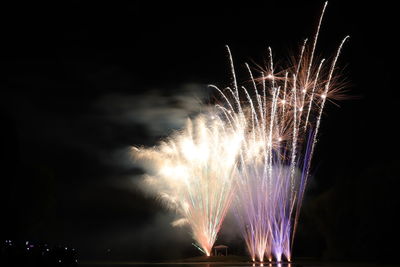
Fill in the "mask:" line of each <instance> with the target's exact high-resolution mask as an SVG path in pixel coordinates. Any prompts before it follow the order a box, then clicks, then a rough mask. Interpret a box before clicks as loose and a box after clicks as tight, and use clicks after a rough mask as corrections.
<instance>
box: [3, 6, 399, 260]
mask: <svg viewBox="0 0 400 267" xmlns="http://www.w3.org/2000/svg"><path fill="white" fill-rule="evenodd" d="M297 2H298V3H296V4H293V3H289V2H288V1H259V2H256V3H254V2H253V3H250V2H249V1H243V3H240V4H229V5H225V6H223V5H216V4H215V3H206V2H202V1H195V2H193V3H190V4H189V3H188V4H184V5H181V4H179V5H178V4H171V3H168V4H166V3H164V4H157V3H148V4H143V3H142V4H140V5H139V4H133V3H130V4H128V3H119V4H116V3H114V2H112V3H111V2H110V3H108V4H107V5H106V4H104V5H103V4H88V3H85V4H82V3H76V4H72V3H70V2H68V4H65V5H62V4H59V5H54V4H53V5H44V4H43V5H42V4H35V5H23V4H19V5H14V6H5V7H3V8H2V15H1V16H0V17H1V26H0V27H1V31H0V36H1V44H2V49H1V50H0V55H1V72H0V73H1V74H0V75H1V79H0V81H1V94H2V96H1V106H0V115H1V152H0V153H1V186H0V188H1V192H0V196H1V203H2V212H1V213H2V214H1V220H2V226H1V234H0V237H1V240H3V239H7V238H9V239H14V240H36V241H46V242H49V243H52V244H66V245H69V246H72V247H75V248H77V250H78V251H79V256H80V257H81V258H83V259H104V258H107V259H130V260H132V259H137V260H139V259H141V260H142V259H143V260H149V259H153V260H155V259H174V258H180V257H187V256H195V255H198V251H197V250H196V249H195V248H194V247H193V246H191V242H192V240H191V238H190V234H189V230H188V229H187V228H183V229H182V228H173V227H172V226H170V222H171V220H172V219H173V218H174V215H173V214H171V213H170V212H168V211H166V210H165V209H164V208H163V207H162V205H160V203H158V202H157V201H156V200H154V199H153V198H152V197H150V196H148V195H146V194H145V193H143V192H142V191H141V190H140V188H138V186H137V183H138V181H140V175H141V174H142V171H141V170H140V169H139V168H138V167H136V166H135V165H134V164H133V162H132V161H131V159H130V158H129V157H128V150H129V147H130V146H133V145H135V146H142V145H143V146H152V145H155V144H156V143H157V141H158V140H159V139H160V138H163V137H165V136H167V135H168V134H170V133H171V132H172V131H174V130H177V129H179V128H180V127H182V125H183V123H184V121H185V118H187V117H188V116H194V115H195V114H197V113H198V112H200V111H201V110H202V105H201V104H200V103H201V102H205V103H207V102H210V101H211V100H212V99H213V95H212V92H210V90H208V89H207V88H206V87H205V85H206V84H210V83H212V84H216V85H220V86H225V85H229V82H230V73H229V62H228V60H227V53H226V50H225V47H224V46H225V45H226V44H228V45H229V46H230V48H231V50H232V52H233V56H234V60H235V63H236V69H237V70H238V76H239V77H240V78H239V80H240V81H246V80H247V79H248V77H247V75H246V72H245V69H244V62H249V63H250V65H252V64H253V66H254V65H255V63H260V64H264V61H265V59H266V55H267V47H268V46H271V47H272V49H273V53H274V57H275V59H277V60H278V64H279V61H281V62H284V61H286V60H287V59H288V55H297V53H298V51H299V46H300V45H301V43H302V41H303V40H304V39H305V38H307V37H312V36H313V34H314V32H315V29H316V26H317V22H318V18H319V14H320V10H321V8H322V5H323V1H314V2H313V1H307V3H303V2H305V1H297ZM300 2H301V3H300ZM366 2H367V1H365V2H360V4H357V5H356V4H355V3H353V4H349V3H339V2H338V1H331V2H330V3H329V5H328V8H327V12H326V15H325V18H324V22H323V26H322V29H321V33H320V39H319V42H318V45H317V50H318V55H319V56H320V57H331V56H332V54H333V53H334V52H335V49H336V48H337V46H338V44H339V43H340V41H341V40H342V38H344V37H345V36H346V35H350V36H351V38H350V41H349V42H348V43H346V45H345V47H344V50H343V53H342V55H341V58H340V60H339V62H338V65H339V67H340V68H341V70H340V73H341V75H342V77H343V80H344V81H345V82H346V84H347V94H348V96H349V98H348V99H347V100H344V101H340V102H338V103H337V104H338V105H339V106H335V105H332V104H330V105H329V107H328V108H327V110H326V115H325V117H324V119H323V122H322V126H321V130H320V139H319V140H320V141H319V143H318V146H317V151H316V154H315V157H314V159H313V172H312V177H311V180H310V184H309V188H308V191H307V195H306V199H305V202H304V209H303V213H302V217H301V218H300V226H299V230H298V235H297V239H296V242H295V246H294V255H295V257H296V256H313V257H318V258H324V259H365V258H373V259H377V258H391V257H392V256H393V255H396V253H398V252H397V247H396V246H395V242H397V238H398V232H399V231H398V223H397V221H396V220H395V217H396V215H397V214H396V213H398V212H399V207H400V205H399V204H400V203H399V196H398V194H399V192H398V191H399V190H398V189H399V178H400V177H399V174H398V169H399V164H400V158H399V155H398V136H399V133H398V130H396V129H397V124H398V122H399V115H400V114H399V111H398V108H399V98H398V97H399V85H398V84H399V83H398V81H397V80H398V76H399V74H398V64H397V59H396V58H398V53H399V45H398V41H397V40H396V38H397V37H398V36H397V35H398V33H399V32H398V27H397V26H396V25H395V22H397V21H398V19H397V16H398V14H397V13H396V8H395V7H394V6H392V5H393V4H392V3H389V2H386V3H385V2H384V1H378V2H372V3H366ZM235 233H236V231H235V224H234V222H233V220H232V221H231V220H230V218H228V221H227V223H226V227H225V228H224V230H223V231H222V233H221V238H220V240H219V241H217V243H221V242H223V243H226V244H228V245H230V246H231V247H232V252H233V253H237V254H241V253H242V254H243V253H245V252H244V251H243V249H242V246H243V244H241V241H240V238H239V237H238V234H235ZM107 249H110V251H109V252H107Z"/></svg>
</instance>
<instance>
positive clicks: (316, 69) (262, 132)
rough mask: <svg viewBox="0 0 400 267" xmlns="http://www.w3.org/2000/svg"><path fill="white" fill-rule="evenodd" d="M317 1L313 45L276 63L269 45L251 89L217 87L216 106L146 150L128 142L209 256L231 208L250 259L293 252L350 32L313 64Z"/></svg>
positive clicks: (149, 182)
mask: <svg viewBox="0 0 400 267" xmlns="http://www.w3.org/2000/svg"><path fill="white" fill-rule="evenodd" d="M326 5H327V3H325V5H324V7H323V10H322V14H321V17H320V20H319V24H318V27H317V31H316V34H315V36H314V39H313V41H312V43H311V44H308V41H307V40H305V41H304V43H303V45H302V47H301V50H300V53H299V57H298V59H297V60H296V62H295V63H293V64H292V65H291V66H289V67H285V68H282V70H279V69H278V68H277V67H276V66H274V61H273V56H272V50H271V48H268V58H269V60H268V64H267V67H266V69H264V70H261V71H260V72H259V73H257V75H254V71H252V70H251V68H250V67H249V66H248V65H247V64H246V69H247V70H248V72H249V77H250V79H249V86H247V85H246V86H240V87H239V85H238V82H237V79H236V73H235V69H234V64H233V59H232V55H231V52H230V50H229V48H228V47H227V50H228V54H229V59H230V63H231V71H232V78H233V84H232V86H231V87H227V88H225V89H219V88H218V87H217V86H214V85H211V87H213V88H214V89H215V90H216V91H217V92H218V94H219V96H220V98H219V99H220V100H221V101H219V103H218V104H216V105H215V108H214V109H211V110H209V112H207V113H206V114H203V115H200V116H198V117H197V118H195V119H193V120H190V119H189V120H188V122H187V124H186V126H185V127H184V129H183V130H181V131H179V132H176V133H175V134H173V135H172V136H171V137H169V138H168V139H167V140H166V141H164V142H162V143H161V144H159V145H158V146H156V147H154V148H141V149H138V148H135V149H133V151H134V153H133V154H134V157H135V158H136V160H137V161H139V162H140V163H141V165H142V166H143V167H144V168H145V169H146V170H147V173H148V175H147V176H146V187H147V188H149V189H150V190H153V192H154V193H155V194H156V195H157V196H159V198H160V199H161V200H162V201H163V203H166V204H167V205H168V207H170V208H172V209H174V210H176V211H177V213H178V214H179V215H180V216H181V218H180V219H178V220H176V221H175V222H173V225H182V224H187V225H189V226H190V228H191V232H192V235H193V238H194V240H195V243H194V245H195V246H196V247H197V248H198V249H199V250H201V251H202V252H203V253H205V254H206V255H208V256H209V255H210V252H211V249H212V246H213V244H214V242H215V240H216V238H217V234H218V231H219V229H220V228H221V225H222V222H223V220H224V218H225V215H226V213H227V211H228V209H229V207H230V205H231V203H232V202H233V206H234V212H235V214H236V217H237V219H238V224H239V227H240V230H241V232H242V236H243V238H244V240H245V243H246V245H247V249H248V251H249V254H250V256H251V258H252V260H253V261H255V260H258V261H260V262H263V261H264V258H267V259H268V260H269V261H272V260H273V259H275V260H276V261H278V262H280V261H281V260H282V259H283V257H284V258H286V259H287V260H288V261H291V249H292V244H293V239H294V235H295V232H296V227H297V222H298V219H299V214H300V209H301V205H302V200H303V196H304V191H305V188H306V185H307V178H308V176H309V172H310V164H311V158H312V155H313V153H314V149H315V145H316V143H317V136H318V130H319V128H320V123H321V117H322V114H323V111H324V107H325V104H326V101H327V100H330V99H335V98H339V97H340V96H341V94H340V91H341V90H340V89H341V86H340V84H339V83H338V79H337V77H336V76H335V75H334V72H335V68H336V62H337V60H338V57H339V55H340V52H341V49H342V46H343V44H344V43H345V41H346V40H347V39H348V37H345V38H344V39H343V40H342V41H341V43H340V44H339V47H338V49H337V51H336V54H335V55H334V57H333V59H332V60H331V61H330V62H328V61H327V60H325V59H322V60H318V61H317V60H315V56H314V54H315V49H316V44H317V39H318V34H319V30H320V26H321V21H322V18H323V14H324V12H325V8H326Z"/></svg>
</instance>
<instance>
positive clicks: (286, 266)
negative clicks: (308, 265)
mask: <svg viewBox="0 0 400 267" xmlns="http://www.w3.org/2000/svg"><path fill="white" fill-rule="evenodd" d="M82 266H90V267H95V266H96V267H117V266H132V267H133V266H135V267H142V266H147V267H172V266H179V267H236V266H237V267H253V266H254V267H260V266H263V267H301V266H304V265H299V264H291V263H264V264H262V263H178V262H177V263H115V264H110V263H105V264H102V263H96V264H82ZM304 267H305V266H304ZM313 267H317V266H315V265H314V266H313Z"/></svg>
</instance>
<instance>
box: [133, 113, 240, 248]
mask: <svg viewBox="0 0 400 267" xmlns="http://www.w3.org/2000/svg"><path fill="white" fill-rule="evenodd" d="M238 132H239V131H237V129H236V131H233V130H232V129H231V128H230V127H229V126H227V125H225V124H224V122H222V121H221V120H220V119H219V118H218V117H213V116H199V117H198V118H196V119H194V120H193V121H191V120H188V123H187V125H186V127H185V128H184V130H183V131H181V132H178V133H176V134H175V135H173V136H171V137H170V138H169V139H167V140H166V141H164V142H162V143H161V144H160V145H159V146H157V147H155V148H147V149H134V157H135V158H136V160H137V161H138V162H139V163H141V165H142V166H143V167H144V168H145V169H146V170H147V171H148V173H149V175H148V176H147V178H146V185H147V187H148V188H149V189H150V190H152V191H153V192H154V193H155V194H156V195H158V196H159V197H160V199H161V200H162V201H163V202H164V203H166V204H167V205H169V207H170V208H173V209H175V210H176V211H177V213H178V214H179V215H180V216H181V217H182V218H181V219H179V220H177V221H175V222H174V223H173V225H181V224H183V223H187V224H188V225H189V226H190V228H191V232H192V235H193V238H194V240H195V241H196V244H194V245H195V246H196V247H197V248H198V249H199V250H201V251H202V252H203V253H205V254H206V255H208V256H209V255H210V252H211V249H212V246H213V244H214V242H215V240H216V238H217V233H218V231H219V229H220V227H221V224H222V222H223V220H224V217H225V215H226V213H227V211H228V208H229V206H230V203H231V200H232V196H233V193H234V183H233V181H232V179H233V177H234V172H235V170H236V168H235V165H236V156H237V155H238V149H239V148H240V146H241V142H242V140H241V136H240V135H238Z"/></svg>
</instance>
